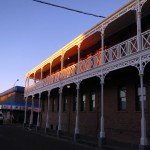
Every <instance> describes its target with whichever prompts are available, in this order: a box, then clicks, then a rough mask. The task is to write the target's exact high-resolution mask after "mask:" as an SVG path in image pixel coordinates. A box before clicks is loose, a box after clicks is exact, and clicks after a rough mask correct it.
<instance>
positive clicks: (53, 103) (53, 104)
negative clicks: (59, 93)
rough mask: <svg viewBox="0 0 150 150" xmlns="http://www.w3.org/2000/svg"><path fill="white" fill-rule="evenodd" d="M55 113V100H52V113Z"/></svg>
mask: <svg viewBox="0 0 150 150" xmlns="http://www.w3.org/2000/svg"><path fill="white" fill-rule="evenodd" d="M54 111H55V98H53V99H52V112H54Z"/></svg>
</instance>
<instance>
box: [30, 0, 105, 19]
mask: <svg viewBox="0 0 150 150" xmlns="http://www.w3.org/2000/svg"><path fill="white" fill-rule="evenodd" d="M33 1H35V2H39V3H42V4H46V5H50V6H53V7H58V8H62V9H66V10H69V11H74V12H77V13H81V14H85V15H90V16H94V17H100V18H105V17H104V16H99V15H95V14H91V13H87V12H83V11H80V10H76V9H72V8H68V7H64V6H60V5H56V4H52V3H48V2H44V1H40V0H33Z"/></svg>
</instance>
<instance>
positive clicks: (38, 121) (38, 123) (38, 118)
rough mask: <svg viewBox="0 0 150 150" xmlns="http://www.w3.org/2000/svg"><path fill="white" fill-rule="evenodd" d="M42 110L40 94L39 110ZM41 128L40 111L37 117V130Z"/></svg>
mask: <svg viewBox="0 0 150 150" xmlns="http://www.w3.org/2000/svg"><path fill="white" fill-rule="evenodd" d="M40 108H41V93H39V110H40ZM39 126H40V111H38V116H37V129H38V128H39Z"/></svg>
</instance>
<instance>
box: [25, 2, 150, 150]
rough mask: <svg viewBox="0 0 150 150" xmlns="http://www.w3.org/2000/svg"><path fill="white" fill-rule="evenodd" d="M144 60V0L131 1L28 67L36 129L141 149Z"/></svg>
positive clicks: (149, 136) (148, 116) (149, 111)
mask: <svg viewBox="0 0 150 150" xmlns="http://www.w3.org/2000/svg"><path fill="white" fill-rule="evenodd" d="M149 62H150V0H131V1H129V2H128V3H127V4H126V5H124V6H123V7H121V8H120V9H118V10H117V11H116V12H114V13H113V14H111V15H110V16H109V17H107V18H105V19H104V20H102V21H101V22H100V23H98V24H96V25H95V26H94V27H92V28H91V29H89V30H88V31H87V32H85V33H83V34H81V35H79V36H78V37H77V38H75V39H74V40H73V41H71V42H70V43H68V44H67V45H66V46H64V47H63V48H62V49H60V50H58V51H57V52H56V53H55V54H53V55H52V56H50V57H49V58H48V59H46V60H45V61H43V62H42V63H41V64H39V65H38V66H36V67H35V68H34V69H32V70H31V71H29V72H28V73H27V74H26V81H25V82H26V86H25V94H24V96H25V98H26V102H27V100H28V98H30V97H32V102H33V103H34V97H36V98H38V99H39V105H41V107H42V111H41V113H38V117H37V127H44V128H46V130H47V129H51V130H57V134H58V136H59V135H60V134H61V133H62V132H66V133H68V134H73V135H74V140H75V141H76V139H77V138H78V137H79V135H84V136H90V137H92V138H98V143H99V144H100V145H101V144H103V143H104V141H105V140H106V141H118V142H124V143H129V144H135V145H140V148H142V149H145V148H146V147H147V146H148V143H149V142H148V141H149V140H150V63H149ZM31 113H32V111H31ZM40 115H41V116H40ZM24 123H26V118H25V120H24ZM31 124H32V118H31V120H30V125H31Z"/></svg>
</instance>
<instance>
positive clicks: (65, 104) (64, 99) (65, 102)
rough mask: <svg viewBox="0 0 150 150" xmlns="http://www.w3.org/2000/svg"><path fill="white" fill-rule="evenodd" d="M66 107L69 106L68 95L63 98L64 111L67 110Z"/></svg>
mask: <svg viewBox="0 0 150 150" xmlns="http://www.w3.org/2000/svg"><path fill="white" fill-rule="evenodd" d="M66 108H67V96H64V98H63V112H65V111H66Z"/></svg>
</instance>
